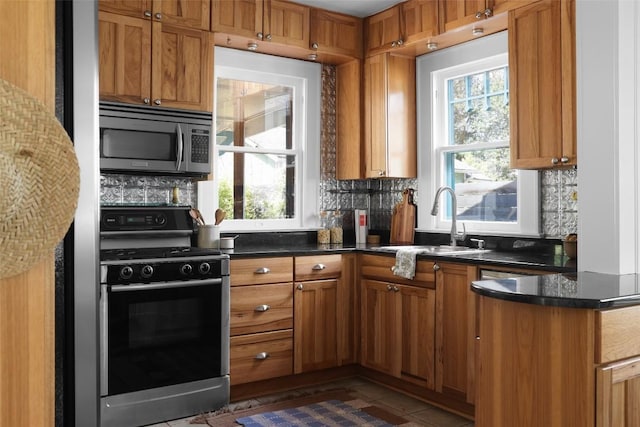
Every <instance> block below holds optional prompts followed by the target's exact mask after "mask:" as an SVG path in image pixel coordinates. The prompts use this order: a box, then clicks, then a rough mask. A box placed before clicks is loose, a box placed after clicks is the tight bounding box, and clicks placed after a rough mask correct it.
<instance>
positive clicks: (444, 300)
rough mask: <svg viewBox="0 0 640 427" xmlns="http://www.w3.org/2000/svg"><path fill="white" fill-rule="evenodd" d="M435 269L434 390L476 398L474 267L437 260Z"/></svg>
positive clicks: (461, 398)
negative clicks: (435, 356) (471, 288)
mask: <svg viewBox="0 0 640 427" xmlns="http://www.w3.org/2000/svg"><path fill="white" fill-rule="evenodd" d="M434 268H435V269H436V295H437V299H436V313H437V316H436V325H437V326H436V353H437V355H438V357H437V358H436V390H437V391H438V392H441V393H443V394H446V395H449V396H451V397H453V398H455V399H457V400H459V401H461V402H467V403H469V404H473V403H474V398H475V325H476V317H475V294H474V293H473V292H471V290H470V284H471V282H472V281H473V280H476V279H477V274H478V272H477V267H476V266H474V265H467V264H456V263H444V262H438V263H437V264H436V265H435V267H434Z"/></svg>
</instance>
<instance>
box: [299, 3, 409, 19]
mask: <svg viewBox="0 0 640 427" xmlns="http://www.w3.org/2000/svg"><path fill="white" fill-rule="evenodd" d="M402 1H403V0H295V2H296V3H302V4H306V5H308V6H314V7H318V8H320V9H326V10H331V11H334V12H340V13H345V14H347V15H353V16H359V17H360V18H364V17H366V16H371V15H373V14H376V13H378V12H380V11H382V10H385V9H388V8H389V7H391V6H393V5H395V4H398V3H402Z"/></svg>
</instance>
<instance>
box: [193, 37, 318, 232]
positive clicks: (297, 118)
mask: <svg viewBox="0 0 640 427" xmlns="http://www.w3.org/2000/svg"><path fill="white" fill-rule="evenodd" d="M214 58H215V63H214V81H213V88H214V91H215V89H216V87H217V82H218V79H219V78H229V79H235V80H250V81H257V82H263V83H269V84H280V85H286V86H292V87H293V100H294V102H293V120H292V122H293V124H292V132H293V138H294V145H293V148H292V149H291V150H278V149H274V150H271V149H269V150H262V149H253V148H249V147H247V148H240V147H224V148H223V149H222V150H220V147H219V146H218V145H217V144H216V143H215V142H214V144H213V149H212V150H211V151H212V156H213V157H212V158H213V161H212V165H213V172H212V178H213V180H209V181H201V182H199V183H198V207H199V209H200V210H201V211H202V212H203V215H204V216H205V220H209V218H211V219H213V216H214V212H215V210H216V209H217V208H218V185H217V183H218V181H219V179H218V162H217V159H218V158H219V156H218V154H219V151H224V152H229V153H237V152H246V153H256V152H265V151H268V152H269V153H273V154H284V153H286V154H287V155H295V156H296V168H295V169H296V173H295V178H294V179H295V183H294V188H295V190H294V194H295V201H294V217H293V218H283V219H260V220H248V219H232V218H226V219H225V220H224V221H223V223H222V224H221V225H222V230H223V231H225V232H227V231H232V232H234V231H238V232H242V231H251V232H256V231H283V230H300V229H309V228H316V227H317V221H318V209H319V208H318V206H319V187H320V185H319V184H320V161H319V159H320V103H321V66H320V65H319V64H316V63H311V62H307V61H301V60H295V59H289V58H280V57H275V56H270V55H264V54H259V53H255V52H244V51H239V50H235V49H229V48H224V47H215V51H214ZM213 110H214V111H213V117H214V124H213V126H214V129H213V133H214V135H215V134H216V133H217V132H216V129H215V126H216V115H217V114H216V102H215V93H214V109H213Z"/></svg>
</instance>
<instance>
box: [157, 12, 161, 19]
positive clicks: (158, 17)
mask: <svg viewBox="0 0 640 427" xmlns="http://www.w3.org/2000/svg"><path fill="white" fill-rule="evenodd" d="M156 19H157V20H158V21H160V20H161V19H162V14H161V13H160V12H157V13H156Z"/></svg>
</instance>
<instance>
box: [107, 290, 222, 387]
mask: <svg viewBox="0 0 640 427" xmlns="http://www.w3.org/2000/svg"><path fill="white" fill-rule="evenodd" d="M220 293H221V291H220V285H207V286H191V287H185V288H173V289H162V290H157V289H154V290H142V291H133V292H131V291H129V292H111V293H110V295H109V309H108V310H109V313H108V319H109V321H108V328H109V332H108V334H109V350H108V368H109V370H108V381H109V394H110V395H113V394H121V393H127V392H132V391H137V390H143V389H149V388H155V387H162V386H167V385H173V384H180V383H185V382H190V381H197V380H202V379H206V378H214V377H218V376H220V375H221V372H220V370H221V369H220V363H221V362H220V353H221V350H220V349H221V314H220V313H221V301H220Z"/></svg>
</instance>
